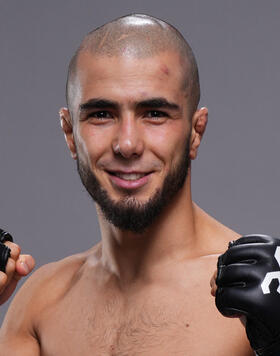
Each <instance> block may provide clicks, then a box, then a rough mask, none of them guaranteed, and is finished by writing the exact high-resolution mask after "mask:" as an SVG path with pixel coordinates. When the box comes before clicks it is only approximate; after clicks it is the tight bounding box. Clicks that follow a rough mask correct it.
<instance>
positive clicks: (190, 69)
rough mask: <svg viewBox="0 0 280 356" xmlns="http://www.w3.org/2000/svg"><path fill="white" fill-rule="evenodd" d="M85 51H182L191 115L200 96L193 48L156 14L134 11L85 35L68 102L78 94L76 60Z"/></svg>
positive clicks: (131, 53)
mask: <svg viewBox="0 0 280 356" xmlns="http://www.w3.org/2000/svg"><path fill="white" fill-rule="evenodd" d="M82 52H89V53H91V54H92V55H93V56H108V57H114V56H131V57H135V58H136V59H142V58H148V57H152V56H155V55H159V54H160V53H162V52H175V53H178V54H179V57H180V63H182V73H183V74H182V90H186V91H187V92H188V98H189V108H190V117H192V115H193V113H194V112H195V111H196V109H197V105H198V102H199V99H200V87H199V76H198V69H197V64H196V60H195V57H194V54H193V52H192V49H191V47H190V46H189V44H188V43H187V42H186V40H185V39H184V37H183V36H182V35H181V34H180V32H179V31H178V30H177V29H175V28H174V27H173V26H171V25H170V24H168V23H166V22H164V21H162V20H159V19H157V18H155V17H151V16H147V15H142V14H132V15H127V16H124V17H120V18H118V19H116V20H113V21H111V22H109V23H107V24H105V25H103V26H101V27H98V28H97V29H95V30H93V31H91V32H90V33H89V34H87V35H86V36H85V38H84V39H83V41H82V43H81V45H80V46H79V48H78V50H77V51H76V53H75V54H74V56H73V57H72V59H71V61H70V64H69V69H68V77H67V84H66V100H67V105H68V107H69V108H71V102H72V100H73V96H74V95H75V78H76V73H77V62H78V58H79V56H80V55H81V53H82Z"/></svg>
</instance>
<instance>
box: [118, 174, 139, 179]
mask: <svg viewBox="0 0 280 356" xmlns="http://www.w3.org/2000/svg"><path fill="white" fill-rule="evenodd" d="M144 175H145V173H128V174H127V173H116V176H117V177H119V178H121V179H125V180H137V179H140V178H142V177H144Z"/></svg>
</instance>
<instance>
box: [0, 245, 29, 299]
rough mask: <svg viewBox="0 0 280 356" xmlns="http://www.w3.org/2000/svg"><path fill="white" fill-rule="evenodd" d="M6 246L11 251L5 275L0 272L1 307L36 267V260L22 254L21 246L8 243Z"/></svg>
mask: <svg viewBox="0 0 280 356" xmlns="http://www.w3.org/2000/svg"><path fill="white" fill-rule="evenodd" d="M5 245H6V246H8V247H9V248H10V250H11V256H10V258H9V259H8V262H7V265H6V271H5V273H4V272H2V271H0V305H2V304H3V303H5V302H6V301H7V300H8V299H9V298H10V296H11V295H12V294H13V292H14V290H15V288H16V286H17V284H18V282H19V281H20V279H21V278H22V277H25V276H27V275H28V274H29V273H30V272H31V271H32V270H33V268H34V267H35V260H34V258H33V257H32V256H30V255H23V254H21V253H20V252H21V249H20V246H18V245H17V244H15V243H13V242H10V241H7V242H5Z"/></svg>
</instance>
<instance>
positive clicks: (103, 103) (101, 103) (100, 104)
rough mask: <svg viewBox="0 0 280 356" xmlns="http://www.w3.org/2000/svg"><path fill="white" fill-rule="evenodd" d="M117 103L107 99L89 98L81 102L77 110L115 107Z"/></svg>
mask: <svg viewBox="0 0 280 356" xmlns="http://www.w3.org/2000/svg"><path fill="white" fill-rule="evenodd" d="M117 107H118V103H117V102H116V101H112V100H107V99H98V98H97V99H89V100H88V101H86V102H85V103H83V104H80V105H79V111H80V112H83V111H88V110H92V109H116V108H117Z"/></svg>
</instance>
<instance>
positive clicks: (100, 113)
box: [88, 111, 113, 119]
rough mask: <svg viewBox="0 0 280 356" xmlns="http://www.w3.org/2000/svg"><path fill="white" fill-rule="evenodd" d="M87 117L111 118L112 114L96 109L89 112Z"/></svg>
mask: <svg viewBox="0 0 280 356" xmlns="http://www.w3.org/2000/svg"><path fill="white" fill-rule="evenodd" d="M88 117H93V118H97V119H111V118H112V117H113V116H112V115H111V114H110V113H109V112H108V111H96V112H92V113H90V114H89V115H88Z"/></svg>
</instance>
